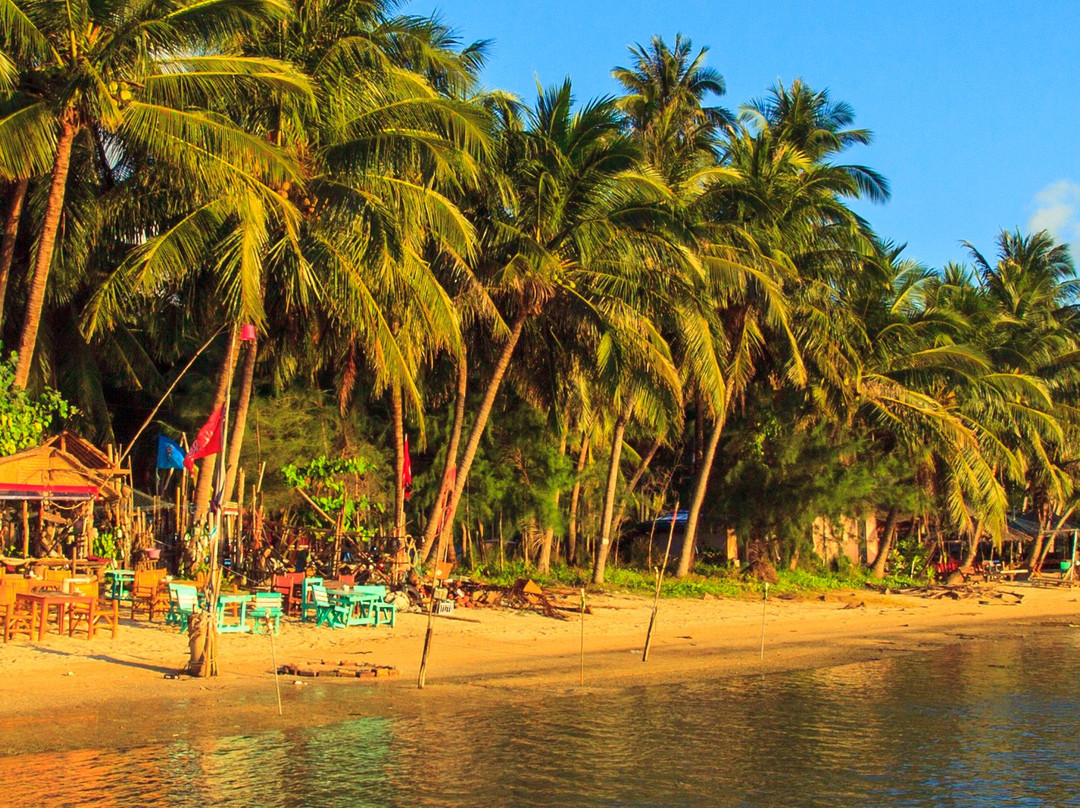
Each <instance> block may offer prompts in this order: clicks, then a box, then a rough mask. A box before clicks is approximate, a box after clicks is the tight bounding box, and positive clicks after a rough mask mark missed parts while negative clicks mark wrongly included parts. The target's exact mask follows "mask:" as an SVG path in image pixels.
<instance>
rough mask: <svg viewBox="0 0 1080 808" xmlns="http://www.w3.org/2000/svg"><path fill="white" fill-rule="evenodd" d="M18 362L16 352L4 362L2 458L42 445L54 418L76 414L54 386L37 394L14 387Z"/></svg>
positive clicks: (0, 381)
mask: <svg viewBox="0 0 1080 808" xmlns="http://www.w3.org/2000/svg"><path fill="white" fill-rule="evenodd" d="M17 361H18V357H17V355H16V354H14V353H12V354H11V355H10V356H9V357H8V359H6V360H4V361H2V362H0V391H3V394H2V397H0V456H2V455H11V454H15V453H16V452H19V451H22V450H23V449H29V448H32V447H34V446H37V445H39V444H40V443H41V442H42V441H43V440H44V439H45V437H46V436H47V434H48V431H49V427H50V426H51V425H52V422H53V418H55V417H57V416H59V417H60V418H68V417H70V416H71V415H73V414H74V413H75V408H74V407H71V406H70V405H69V404H68V403H67V401H65V400H64V398H63V396H61V395H60V393H58V392H57V391H56V390H53V389H52V388H50V387H46V388H45V389H44V390H43V391H42V392H40V393H37V394H31V393H29V392H27V391H26V390H25V389H20V388H16V387H14V386H13V384H12V382H13V380H14V378H15V365H16V363H17Z"/></svg>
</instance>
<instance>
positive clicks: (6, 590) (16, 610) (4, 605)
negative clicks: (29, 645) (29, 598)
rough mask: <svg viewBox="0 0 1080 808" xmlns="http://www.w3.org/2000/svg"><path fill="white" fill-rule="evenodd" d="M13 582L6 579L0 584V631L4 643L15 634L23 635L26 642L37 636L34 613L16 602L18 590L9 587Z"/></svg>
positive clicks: (27, 606)
mask: <svg viewBox="0 0 1080 808" xmlns="http://www.w3.org/2000/svg"><path fill="white" fill-rule="evenodd" d="M14 580H19V579H14ZM14 580H10V579H6V580H5V581H4V582H3V583H0V630H2V631H3V633H4V642H5V643H6V642H8V641H9V640H11V639H13V638H14V637H15V635H17V634H25V635H26V638H27V639H28V640H33V639H34V637H36V636H37V621H36V620H35V615H36V612H35V611H34V610H33V609H31V608H30V607H29V605H25V604H19V603H17V602H16V600H15V594H16V592H17V591H19V590H18V588H17V587H15V586H12V585H11V584H12V583H14ZM24 580H25V579H24ZM24 591H25V590H24Z"/></svg>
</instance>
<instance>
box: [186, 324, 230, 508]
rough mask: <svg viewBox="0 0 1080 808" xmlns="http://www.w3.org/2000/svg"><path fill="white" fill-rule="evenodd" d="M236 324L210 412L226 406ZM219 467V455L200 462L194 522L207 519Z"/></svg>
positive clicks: (196, 484)
mask: <svg viewBox="0 0 1080 808" xmlns="http://www.w3.org/2000/svg"><path fill="white" fill-rule="evenodd" d="M236 343H237V339H236V325H235V324H234V325H232V326H231V327H230V328H229V347H228V350H226V351H225V359H224V360H223V361H222V363H221V375H220V376H219V377H218V386H217V390H215V391H214V404H213V406H211V408H210V412H212V413H214V412H217V411H218V408H219V407H224V406H225V398H226V396H227V395H228V393H229V383H230V382H231V381H232V371H233V367H235V365H236ZM216 468H217V456H216V455H209V456H207V457H206V458H204V459H203V461H202V462H201V463H200V464H199V480H198V482H197V483H195V517H194V522H193V524H196V525H201V524H202V523H203V522H205V521H206V514H207V513H208V512H209V511H210V497H211V495H212V494H213V492H214V471H215V469H216Z"/></svg>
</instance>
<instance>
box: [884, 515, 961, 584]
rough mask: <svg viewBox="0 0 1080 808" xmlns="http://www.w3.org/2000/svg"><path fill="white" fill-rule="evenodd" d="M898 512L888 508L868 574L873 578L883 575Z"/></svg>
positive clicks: (893, 537)
mask: <svg viewBox="0 0 1080 808" xmlns="http://www.w3.org/2000/svg"><path fill="white" fill-rule="evenodd" d="M899 513H900V512H899V509H898V508H897V507H896V506H895V505H893V506H892V507H891V508H889V515H888V516H886V517H885V535H884V536H883V537H882V539H881V544H879V545H878V551H877V556H876V557H875V558H874V563H873V564H872V565H871V571H870V574H871V575H872V576H873V577H874V578H884V577H885V564H886V562H888V560H889V553H891V552H892V545H893V539H895V538H896V523H897V521H898V519H897V517H898V516H899ZM978 533H979V531H978V526H977V525H976V529H975V535H976V536H978ZM973 541H974V540H973ZM969 564H970V562H969Z"/></svg>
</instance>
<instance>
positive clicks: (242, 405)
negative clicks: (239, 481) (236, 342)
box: [222, 342, 258, 502]
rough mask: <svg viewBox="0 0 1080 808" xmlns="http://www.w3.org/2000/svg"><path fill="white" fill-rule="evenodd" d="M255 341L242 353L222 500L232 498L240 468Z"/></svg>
mask: <svg viewBox="0 0 1080 808" xmlns="http://www.w3.org/2000/svg"><path fill="white" fill-rule="evenodd" d="M256 346H257V343H255V342H252V343H251V344H249V345H248V349H247V353H246V354H245V355H244V367H243V368H242V369H241V371H240V397H239V400H238V401H237V402H236V420H235V421H234V422H233V428H232V435H231V436H230V437H229V453H228V455H227V456H226V461H225V492H224V494H223V495H222V501H223V502H228V501H229V500H231V499H232V498H233V489H234V488H235V486H236V475H237V473H238V472H239V470H240V450H241V449H242V448H243V446H244V431H245V429H246V428H247V415H248V409H249V408H250V406H251V388H252V387H253V386H254V384H255V354H256V351H257V350H258V348H257V347H256Z"/></svg>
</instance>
